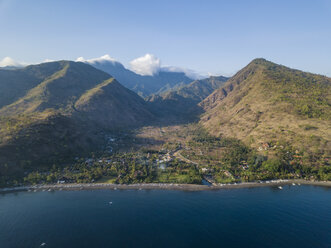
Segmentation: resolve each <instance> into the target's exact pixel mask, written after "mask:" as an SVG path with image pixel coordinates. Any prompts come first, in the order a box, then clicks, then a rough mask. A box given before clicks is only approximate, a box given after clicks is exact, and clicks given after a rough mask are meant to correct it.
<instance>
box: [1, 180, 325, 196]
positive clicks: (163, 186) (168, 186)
mask: <svg viewBox="0 0 331 248" xmlns="http://www.w3.org/2000/svg"><path fill="white" fill-rule="evenodd" d="M284 185H293V186H300V185H314V186H323V187H331V181H308V180H303V179H289V180H286V179H279V180H269V181H259V182H243V183H229V184H213V185H200V184H176V183H142V184H110V183H68V184H66V183H63V184H41V185H32V186H21V187H9V188H2V189H0V193H6V192H17V191H54V190H97V189H109V190H129V189H135V190H143V189H144V190H146V189H159V190H184V191H202V190H219V189H237V188H254V187H268V186H284Z"/></svg>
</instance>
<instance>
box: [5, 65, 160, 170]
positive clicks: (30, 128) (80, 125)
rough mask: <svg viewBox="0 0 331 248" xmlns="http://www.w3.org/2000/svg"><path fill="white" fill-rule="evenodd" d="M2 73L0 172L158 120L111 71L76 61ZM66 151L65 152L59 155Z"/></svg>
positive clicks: (53, 158)
mask: <svg viewBox="0 0 331 248" xmlns="http://www.w3.org/2000/svg"><path fill="white" fill-rule="evenodd" d="M8 72H10V73H5V72H3V71H1V73H0V82H1V83H0V85H1V89H2V91H1V94H3V96H7V97H6V100H3V101H2V104H3V105H5V106H3V107H2V108H0V124H1V125H0V167H1V168H0V172H1V170H3V168H10V169H15V170H16V169H19V168H21V169H22V168H25V169H26V168H29V167H30V166H50V165H52V163H55V162H57V163H58V162H59V161H64V160H65V159H66V158H68V157H71V158H72V157H73V156H74V155H76V154H80V153H84V152H86V151H91V150H95V149H98V148H99V146H101V145H102V144H103V143H104V139H105V137H104V135H102V133H104V132H109V131H110V132H111V130H115V129H118V128H120V129H124V128H128V127H137V126H139V125H142V124H144V123H146V122H149V121H151V120H152V119H153V115H152V114H151V113H150V112H149V110H148V109H147V106H146V103H145V102H144V100H143V99H142V98H141V97H139V96H138V95H137V94H135V93H134V92H132V91H130V90H128V89H126V88H125V87H123V86H122V85H120V84H119V83H118V82H117V81H116V80H115V79H114V78H112V77H111V76H110V75H109V74H107V73H105V72H103V71H100V70H98V69H95V68H94V67H92V66H90V65H87V64H84V63H77V62H71V61H58V62H51V63H44V64H40V65H36V66H29V67H27V68H24V69H18V70H11V71H8ZM59 154H61V156H59Z"/></svg>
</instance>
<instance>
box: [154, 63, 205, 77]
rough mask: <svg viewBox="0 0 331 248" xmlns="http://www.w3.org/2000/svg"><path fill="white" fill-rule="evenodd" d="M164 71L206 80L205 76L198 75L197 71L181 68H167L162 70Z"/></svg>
mask: <svg viewBox="0 0 331 248" xmlns="http://www.w3.org/2000/svg"><path fill="white" fill-rule="evenodd" d="M161 70H162V71H168V72H183V73H185V75H186V76H187V77H189V78H192V79H202V78H205V76H202V75H201V74H199V73H197V72H196V71H193V70H190V69H185V68H181V67H176V66H166V67H162V68H161Z"/></svg>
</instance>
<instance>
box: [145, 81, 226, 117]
mask: <svg viewBox="0 0 331 248" xmlns="http://www.w3.org/2000/svg"><path fill="white" fill-rule="evenodd" d="M227 80H228V78H226V77H223V76H219V77H209V78H206V79H202V80H195V81H193V82H191V83H190V84H188V85H184V86H181V87H178V88H177V89H172V90H169V91H166V92H164V93H161V94H158V95H151V96H149V97H147V98H146V101H147V102H148V103H149V106H150V108H151V111H152V112H153V113H154V114H155V115H157V116H163V117H167V118H169V117H172V119H187V118H189V119H191V118H192V117H196V115H197V114H199V113H201V107H199V106H198V103H199V102H201V101H202V100H203V99H205V98H206V97H207V96H209V95H210V94H211V93H212V92H213V91H214V90H216V89H218V88H220V87H221V86H223V85H224V83H225V82H226V81H227Z"/></svg>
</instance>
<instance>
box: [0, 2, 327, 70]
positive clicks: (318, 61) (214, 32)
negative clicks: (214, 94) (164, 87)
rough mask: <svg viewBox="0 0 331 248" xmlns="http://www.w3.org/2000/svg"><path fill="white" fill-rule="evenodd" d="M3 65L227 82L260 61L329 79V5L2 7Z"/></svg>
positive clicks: (0, 47)
mask: <svg viewBox="0 0 331 248" xmlns="http://www.w3.org/2000/svg"><path fill="white" fill-rule="evenodd" d="M0 30H1V31H0V34H1V35H0V60H1V59H2V58H4V57H6V56H9V57H11V58H13V59H15V60H16V61H21V62H23V61H24V62H29V63H36V62H41V61H44V60H45V59H52V60H58V59H71V60H75V59H76V58H77V57H81V56H83V57H84V58H95V57H99V56H102V55H104V54H109V55H110V56H111V57H113V58H115V59H117V60H119V61H121V62H122V63H123V64H124V65H126V66H128V67H129V63H130V61H131V60H133V59H135V58H137V57H140V56H143V55H145V54H146V53H150V54H154V55H155V56H156V57H158V58H160V60H161V63H162V65H171V66H178V67H183V68H190V69H193V70H195V71H197V72H199V73H202V74H207V73H211V74H225V75H230V74H232V73H234V72H236V71H237V70H239V69H240V68H241V67H243V66H245V65H246V64H247V63H249V62H250V61H251V60H252V59H254V58H256V57H264V58H266V59H268V60H271V61H274V62H276V63H280V64H283V65H287V66H290V67H293V68H297V69H301V70H305V71H310V72H314V73H320V74H324V75H328V76H331V1H330V0H314V1H312V0H309V1H308V0H286V1H285V0H277V1H271V0H270V1H269V0H265V1H253V0H252V1H250V0H245V1H244V0H242V1H240V0H232V1H230V0H228V1H221V0H218V1H212V0H209V1H208V0H200V1H197V0H187V1H186V0H176V1H175V0H167V1H158V0H150V1H147V0H139V1H138V0H131V1H129V0H117V1H102V0H93V1H92V0H90V1H87V0H79V1H78V0H77V1H74V0H71V1H69V0H66V1H64V0H0Z"/></svg>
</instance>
